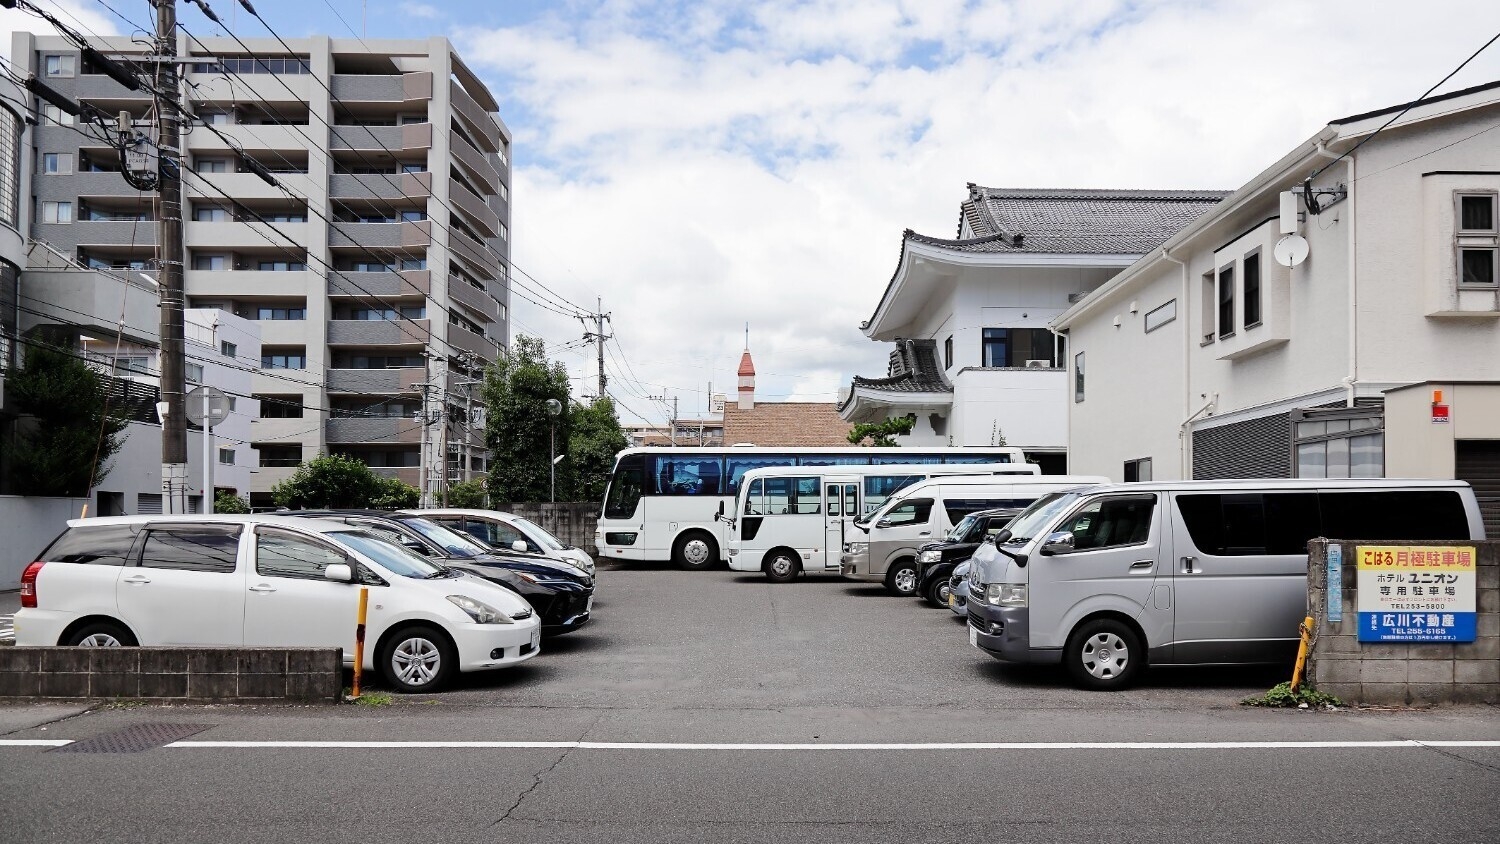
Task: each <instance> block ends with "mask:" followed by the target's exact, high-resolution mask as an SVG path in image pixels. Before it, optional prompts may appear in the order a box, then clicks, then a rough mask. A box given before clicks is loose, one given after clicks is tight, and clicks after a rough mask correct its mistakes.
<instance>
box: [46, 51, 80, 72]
mask: <svg viewBox="0 0 1500 844" xmlns="http://www.w3.org/2000/svg"><path fill="white" fill-rule="evenodd" d="M74 61H75V57H74V56H72V55H66V56H43V57H42V68H43V70H42V73H43V74H44V75H46V76H72V75H73V68H74Z"/></svg>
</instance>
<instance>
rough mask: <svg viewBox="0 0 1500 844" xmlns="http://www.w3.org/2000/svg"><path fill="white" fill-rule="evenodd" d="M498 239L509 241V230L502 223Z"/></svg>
mask: <svg viewBox="0 0 1500 844" xmlns="http://www.w3.org/2000/svg"><path fill="white" fill-rule="evenodd" d="M500 239H501V240H509V239H510V229H508V228H506V227H505V224H504V223H501V224H500Z"/></svg>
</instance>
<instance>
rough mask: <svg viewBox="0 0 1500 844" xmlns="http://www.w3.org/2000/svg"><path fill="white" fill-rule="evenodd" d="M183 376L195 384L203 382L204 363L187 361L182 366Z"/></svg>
mask: <svg viewBox="0 0 1500 844" xmlns="http://www.w3.org/2000/svg"><path fill="white" fill-rule="evenodd" d="M182 372H183V377H184V378H186V379H187V380H189V381H191V382H193V383H194V384H202V383H203V364H201V363H186V364H183V367H182Z"/></svg>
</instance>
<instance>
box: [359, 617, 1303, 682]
mask: <svg viewBox="0 0 1500 844" xmlns="http://www.w3.org/2000/svg"><path fill="white" fill-rule="evenodd" d="M360 629H361V630H363V629H364V628H363V627H361V628H360ZM1297 629H1298V630H1300V631H1301V632H1302V644H1300V645H1298V646H1297V667H1296V668H1294V669H1292V691H1294V692H1295V691H1297V689H1298V688H1300V687H1301V686H1302V672H1303V671H1305V670H1306V669H1307V648H1308V646H1309V645H1310V644H1311V642H1312V631H1313V618H1312V616H1308V617H1306V618H1304V619H1302V623H1301V624H1299V625H1297ZM355 676H358V675H355Z"/></svg>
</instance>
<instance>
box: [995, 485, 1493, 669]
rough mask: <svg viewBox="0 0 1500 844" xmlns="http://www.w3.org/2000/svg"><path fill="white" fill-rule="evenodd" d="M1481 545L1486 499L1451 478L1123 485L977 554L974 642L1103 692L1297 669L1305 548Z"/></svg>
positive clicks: (1053, 506) (1034, 509) (1038, 513)
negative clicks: (1221, 673)
mask: <svg viewBox="0 0 1500 844" xmlns="http://www.w3.org/2000/svg"><path fill="white" fill-rule="evenodd" d="M1319 536H1323V537H1328V538H1331V539H1348V540H1364V541H1370V542H1384V541H1401V540H1406V541H1431V540H1481V539H1484V522H1483V521H1482V520H1481V518H1480V513H1479V504H1478V501H1477V500H1476V499H1475V497H1474V492H1473V490H1471V489H1470V488H1469V485H1468V484H1466V483H1464V482H1463V481H1444V480H1396V479H1373V480H1336V479H1310V478H1308V479H1291V480H1228V481H1160V482H1149V481H1148V482H1144V483H1129V484H1111V485H1107V486H1095V487H1087V488H1082V489H1075V490H1068V491H1063V492H1058V493H1055V494H1052V495H1049V496H1046V497H1045V498H1042V499H1040V500H1038V501H1037V502H1036V503H1035V504H1033V505H1032V506H1031V507H1030V508H1029V509H1027V510H1026V511H1024V512H1022V513H1021V514H1020V515H1018V516H1016V517H1015V519H1013V520H1012V521H1011V522H1010V524H1008V525H1006V528H1005V530H1002V531H1001V532H1000V533H999V534H997V535H996V536H995V538H994V542H990V543H987V544H984V545H981V546H980V548H979V550H978V551H977V552H975V554H974V558H973V564H972V565H971V567H970V572H969V584H968V585H969V603H968V618H969V642H970V644H972V645H974V646H975V647H976V648H979V649H980V650H982V651H984V652H985V653H988V654H989V655H991V656H993V657H995V658H996V659H1001V660H1006V661H1010V662H1035V663H1053V664H1055V663H1058V662H1061V663H1062V664H1063V665H1064V666H1065V667H1066V668H1067V670H1068V672H1069V673H1070V674H1071V675H1072V676H1073V678H1074V680H1075V682H1077V683H1078V684H1079V685H1081V686H1083V687H1085V688H1091V689H1118V688H1123V687H1125V686H1126V685H1129V683H1130V682H1131V680H1132V679H1134V678H1135V677H1136V676H1137V675H1138V674H1139V673H1140V671H1141V669H1142V668H1144V667H1145V666H1146V665H1148V664H1151V665H1209V664H1244V663H1278V662H1284V663H1289V662H1290V661H1291V660H1292V659H1293V658H1294V656H1295V654H1296V651H1297V643H1298V641H1299V634H1298V624H1299V623H1300V622H1301V621H1302V619H1303V617H1304V616H1305V615H1306V613H1307V543H1308V540H1310V539H1312V538H1314V537H1319Z"/></svg>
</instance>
